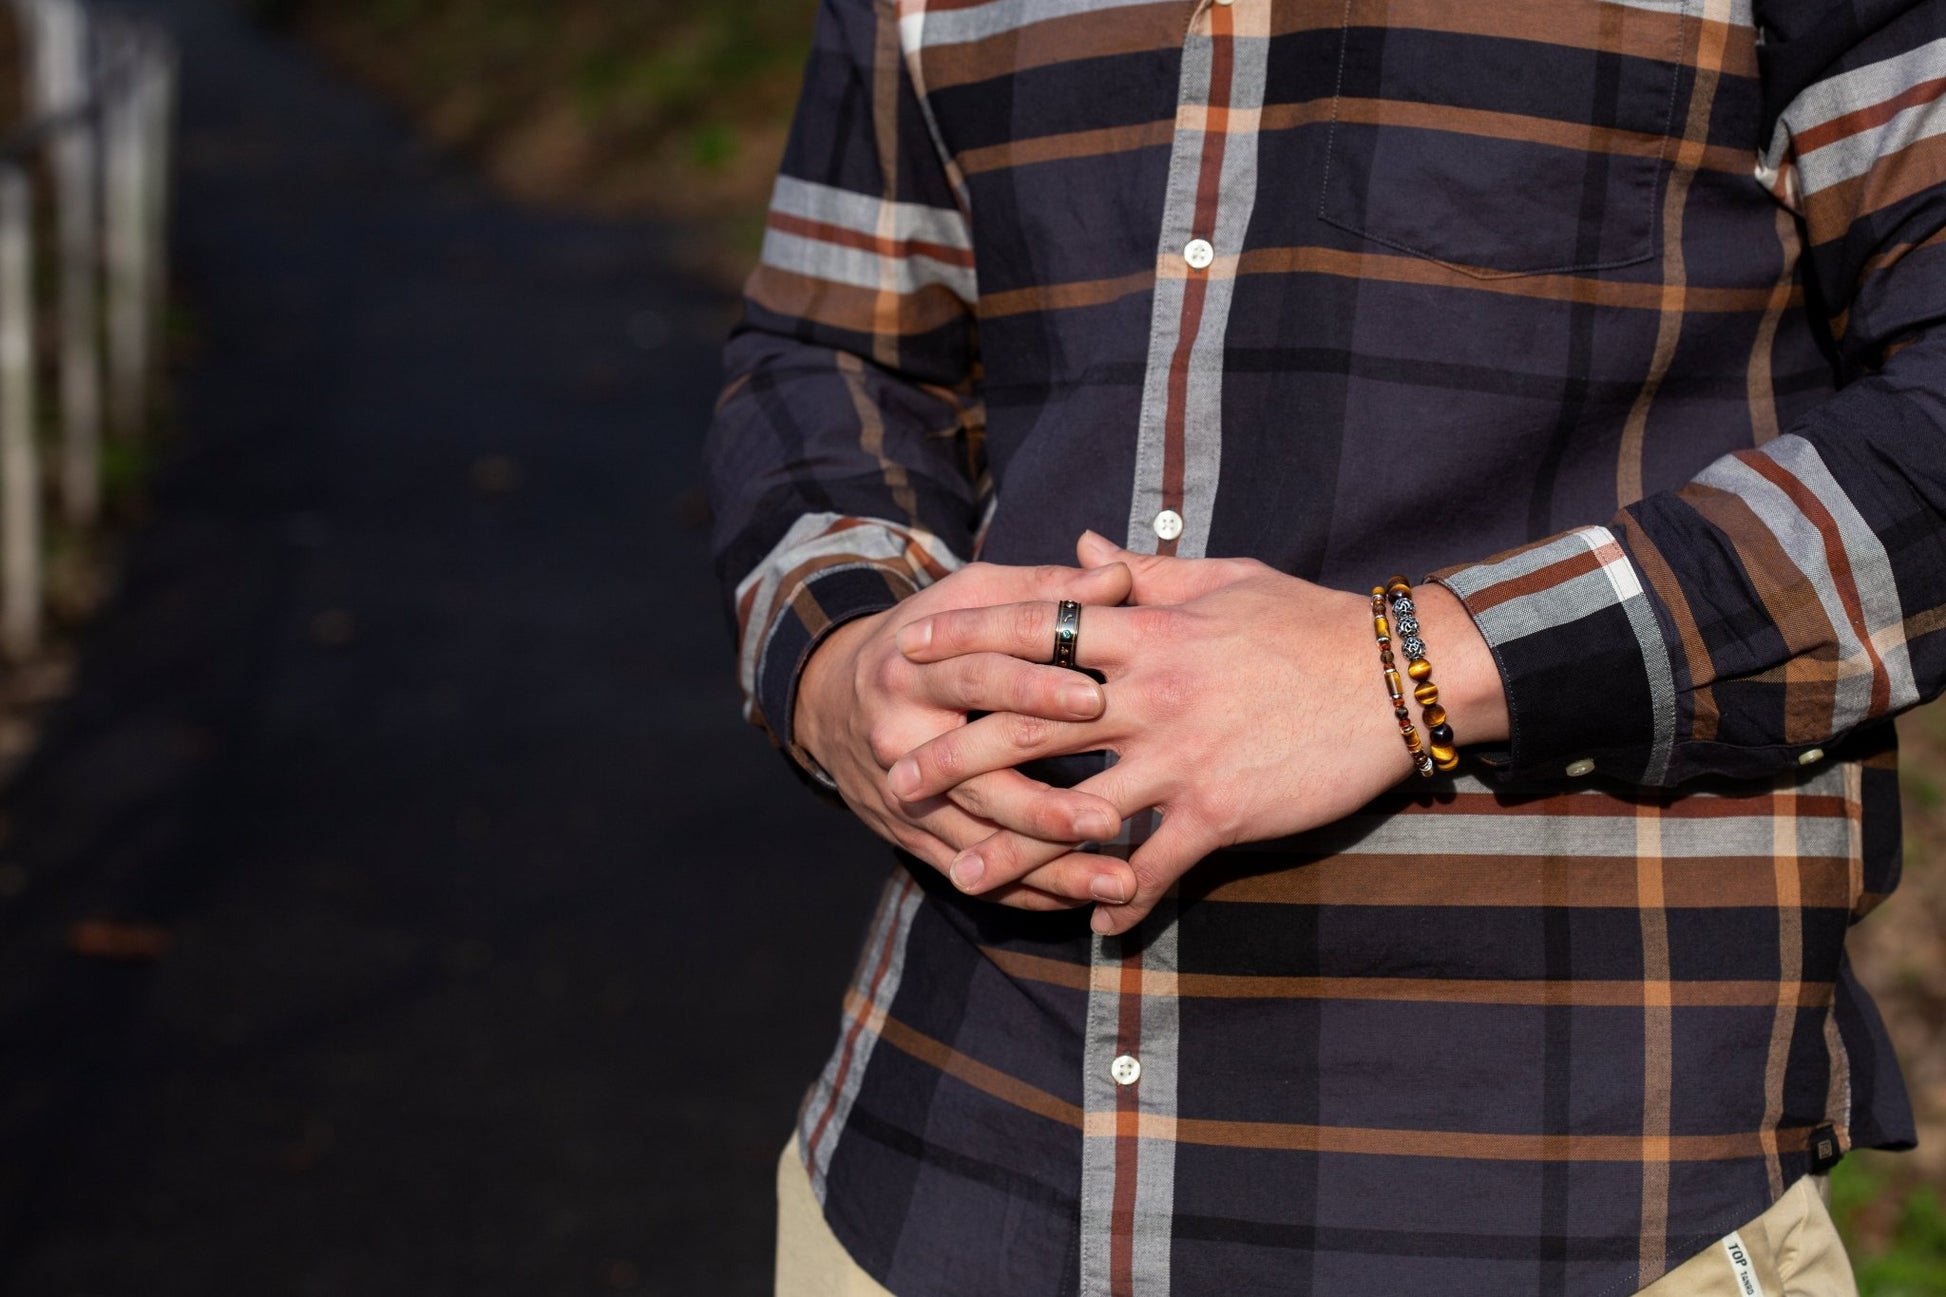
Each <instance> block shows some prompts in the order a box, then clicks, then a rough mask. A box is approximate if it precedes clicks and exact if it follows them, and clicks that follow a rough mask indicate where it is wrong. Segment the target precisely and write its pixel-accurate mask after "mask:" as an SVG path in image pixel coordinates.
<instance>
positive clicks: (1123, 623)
mask: <svg viewBox="0 0 1946 1297" xmlns="http://www.w3.org/2000/svg"><path fill="white" fill-rule="evenodd" d="M1059 612H1060V609H1059V606H1058V605H1056V604H1052V603H1046V602H1043V601H1039V600H1036V601H1035V602H1033V603H1011V604H995V605H993V606H992V607H988V608H955V609H951V610H949V611H947V612H936V613H933V614H932V615H931V616H929V617H921V618H919V619H917V620H916V621H912V622H908V623H907V624H906V625H904V626H901V627H900V628H899V636H898V644H899V651H900V652H901V653H903V654H905V656H906V658H907V659H908V660H909V661H913V662H940V661H944V660H945V659H946V658H950V657H962V656H964V655H966V654H969V653H1004V654H1006V655H1007V656H1008V657H1014V658H1020V659H1022V660H1023V661H1027V662H1048V661H1051V660H1052V659H1053V657H1054V622H1055V618H1056V617H1057V616H1058V615H1059ZM1147 615H1153V614H1147ZM1135 634H1136V630H1135V627H1134V625H1133V624H1132V622H1131V612H1130V610H1129V609H1127V608H1087V609H1085V610H1084V611H1083V612H1082V614H1081V629H1080V632H1079V634H1078V635H1077V636H1076V641H1075V658H1076V661H1077V663H1078V664H1079V665H1081V666H1088V667H1098V668H1101V669H1103V670H1109V669H1116V668H1120V667H1121V666H1122V665H1124V664H1125V663H1126V662H1127V661H1128V658H1129V655H1130V650H1131V646H1132V642H1133V639H1134V637H1135Z"/></svg>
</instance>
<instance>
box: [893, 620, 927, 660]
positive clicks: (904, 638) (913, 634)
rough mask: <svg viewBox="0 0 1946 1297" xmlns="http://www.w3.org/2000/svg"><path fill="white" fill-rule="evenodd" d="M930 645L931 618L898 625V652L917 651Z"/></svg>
mask: <svg viewBox="0 0 1946 1297" xmlns="http://www.w3.org/2000/svg"><path fill="white" fill-rule="evenodd" d="M931 646H932V618H930V617H928V618H926V619H925V620H924V621H915V622H913V623H912V624H911V625H909V626H901V627H899V652H901V653H917V652H920V651H921V650H923V649H926V648H930V647H931Z"/></svg>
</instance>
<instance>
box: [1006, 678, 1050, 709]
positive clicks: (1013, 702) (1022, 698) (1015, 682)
mask: <svg viewBox="0 0 1946 1297" xmlns="http://www.w3.org/2000/svg"><path fill="white" fill-rule="evenodd" d="M1046 686H1047V682H1046V681H1044V680H1042V679H1041V677H1040V675H1039V673H1038V672H1036V671H1035V670H1034V669H1033V668H1032V667H1026V668H1023V669H1020V670H1012V671H1009V672H1007V682H1006V688H1005V693H1006V696H1007V700H1008V702H1007V706H1008V710H1010V711H1015V712H1038V711H1043V710H1045V709H1046V708H1047V706H1048V704H1049V701H1050V700H1051V699H1052V697H1053V690H1052V689H1050V688H1048V687H1046Z"/></svg>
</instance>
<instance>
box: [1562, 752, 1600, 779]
mask: <svg viewBox="0 0 1946 1297" xmlns="http://www.w3.org/2000/svg"><path fill="white" fill-rule="evenodd" d="M1594 772H1595V760H1594V758H1593V757H1583V758H1581V760H1579V761H1570V762H1568V778H1570V779H1579V778H1581V776H1583V775H1591V774H1593V773H1594Z"/></svg>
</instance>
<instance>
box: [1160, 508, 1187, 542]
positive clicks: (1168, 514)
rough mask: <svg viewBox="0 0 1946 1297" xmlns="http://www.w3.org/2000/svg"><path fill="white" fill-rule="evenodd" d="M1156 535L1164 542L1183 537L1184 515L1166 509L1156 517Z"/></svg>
mask: <svg viewBox="0 0 1946 1297" xmlns="http://www.w3.org/2000/svg"><path fill="white" fill-rule="evenodd" d="M1155 534H1156V535H1158V536H1160V537H1161V538H1162V539H1164V540H1174V539H1175V538H1176V537H1178V536H1180V535H1182V515H1181V514H1179V513H1177V512H1176V511H1175V510H1174V509H1164V510H1163V511H1162V512H1161V513H1159V514H1157V515H1156V516H1155Z"/></svg>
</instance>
